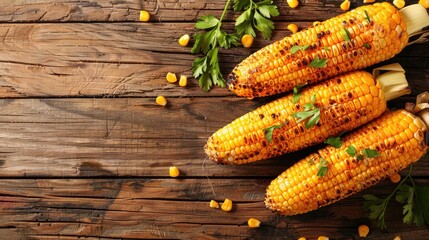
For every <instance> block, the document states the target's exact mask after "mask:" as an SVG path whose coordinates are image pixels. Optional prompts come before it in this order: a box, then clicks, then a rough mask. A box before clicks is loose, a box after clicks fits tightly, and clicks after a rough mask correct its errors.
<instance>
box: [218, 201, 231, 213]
mask: <svg viewBox="0 0 429 240" xmlns="http://www.w3.org/2000/svg"><path fill="white" fill-rule="evenodd" d="M220 208H221V209H222V210H223V211H225V212H229V211H231V209H232V201H231V199H228V198H225V201H223V203H222V206H221V207H220Z"/></svg>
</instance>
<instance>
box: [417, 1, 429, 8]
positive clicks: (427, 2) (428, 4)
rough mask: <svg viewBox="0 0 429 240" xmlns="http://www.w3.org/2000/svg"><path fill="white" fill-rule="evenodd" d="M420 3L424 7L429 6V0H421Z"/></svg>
mask: <svg viewBox="0 0 429 240" xmlns="http://www.w3.org/2000/svg"><path fill="white" fill-rule="evenodd" d="M419 4H420V5H422V6H423V7H424V8H429V0H420V1H419Z"/></svg>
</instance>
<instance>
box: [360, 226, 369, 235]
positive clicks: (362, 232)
mask: <svg viewBox="0 0 429 240" xmlns="http://www.w3.org/2000/svg"><path fill="white" fill-rule="evenodd" d="M358 233H359V237H366V236H367V235H368V233H369V227H368V226H367V225H364V224H363V225H360V226H359V227H358Z"/></svg>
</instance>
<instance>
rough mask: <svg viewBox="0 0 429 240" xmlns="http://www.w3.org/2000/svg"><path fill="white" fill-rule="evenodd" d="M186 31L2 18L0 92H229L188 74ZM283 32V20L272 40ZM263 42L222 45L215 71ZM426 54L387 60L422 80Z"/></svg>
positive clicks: (409, 51)
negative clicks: (184, 83)
mask: <svg viewBox="0 0 429 240" xmlns="http://www.w3.org/2000/svg"><path fill="white" fill-rule="evenodd" d="M192 31H193V25H192V24H189V23H184V24H182V23H162V24H156V25H153V26H152V25H149V24H134V23H126V24H125V23H117V24H106V23H94V24H78V23H73V24H70V23H67V24H65V23H64V24H2V25H0V39H3V41H0V48H1V49H2V52H1V53H0V97H46V96H50V97H53V96H54V97H64V96H142V97H153V96H157V95H159V94H164V95H167V96H177V97H179V96H181V97H182V96H204V97H206V96H232V93H230V92H229V91H227V90H226V89H220V88H214V90H213V91H211V92H210V93H209V94H207V93H205V92H203V91H202V90H201V89H200V88H199V86H198V83H197V81H196V80H195V79H193V78H191V75H192V74H191V66H192V62H193V61H194V59H195V58H196V57H197V56H196V55H193V54H191V53H190V48H189V47H187V48H183V47H181V46H179V45H178V44H177V38H178V36H180V35H182V34H183V33H184V32H192ZM288 34H290V33H289V32H288V31H287V30H286V29H285V25H284V26H283V27H282V28H279V29H278V31H276V33H275V35H274V37H273V41H274V40H277V39H280V38H281V37H283V36H285V35H288ZM270 42H271V41H266V40H260V41H257V42H256V43H255V46H254V48H252V49H243V48H234V49H230V50H226V51H222V52H221V56H220V61H221V63H220V64H221V67H222V71H223V73H224V74H225V75H226V74H227V73H229V72H230V71H231V69H232V68H233V67H234V66H235V65H236V64H238V63H239V62H240V61H241V60H243V59H244V58H245V57H246V56H248V55H249V54H250V53H252V52H253V51H256V50H257V49H259V48H260V47H262V46H265V45H266V44H268V43H270ZM427 52H429V44H419V45H414V46H410V47H407V48H406V49H405V50H404V51H403V52H402V53H401V54H399V55H398V56H397V57H395V58H394V59H392V60H390V61H389V62H394V61H396V62H399V63H401V64H402V65H403V66H404V68H405V69H406V70H407V71H408V72H409V74H410V80H411V81H420V82H421V81H426V80H427V79H428V78H429V71H428V70H427V69H426V67H425V66H428V65H429V56H428V55H427V54H425V53H427ZM410 58H413V59H419V60H418V61H410V60H409V59H410ZM383 64H385V63H383ZM422 69H423V72H422ZM167 72H175V73H177V74H178V75H179V74H184V75H187V76H189V77H190V81H189V82H190V84H189V86H188V87H187V88H181V87H179V86H178V85H177V84H169V83H167V82H166V80H165V75H166V73H167ZM422 75H423V76H422ZM414 85H415V86H416V87H418V86H426V85H418V84H414Z"/></svg>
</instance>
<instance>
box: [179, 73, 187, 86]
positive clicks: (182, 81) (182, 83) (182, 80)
mask: <svg viewBox="0 0 429 240" xmlns="http://www.w3.org/2000/svg"><path fill="white" fill-rule="evenodd" d="M187 84H188V77H186V76H185V75H180V80H179V86H181V87H186V85H187Z"/></svg>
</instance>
